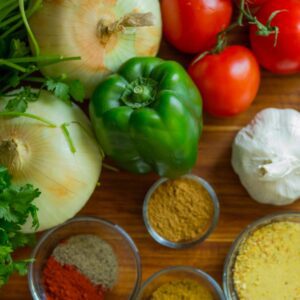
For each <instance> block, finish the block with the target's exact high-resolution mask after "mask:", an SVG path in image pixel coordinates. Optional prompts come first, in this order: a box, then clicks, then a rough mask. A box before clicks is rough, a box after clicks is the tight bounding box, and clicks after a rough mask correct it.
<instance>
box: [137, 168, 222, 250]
mask: <svg viewBox="0 0 300 300" xmlns="http://www.w3.org/2000/svg"><path fill="white" fill-rule="evenodd" d="M182 178H189V179H192V180H195V181H196V182H197V183H199V184H201V185H202V186H203V187H204V188H205V189H206V190H207V191H208V193H209V195H210V197H211V200H212V202H213V206H214V214H213V218H212V221H211V224H210V226H209V227H208V228H207V230H206V232H205V233H204V234H203V235H201V236H199V237H197V238H196V239H193V240H189V241H182V242H171V241H169V240H167V239H165V238H164V237H162V236H161V235H159V234H158V233H157V232H156V231H155V230H154V229H153V227H152V226H151V223H150V221H149V218H148V205H149V202H150V199H151V196H152V194H153V193H154V191H155V190H156V189H157V188H158V187H159V186H160V185H161V184H163V183H164V182H166V181H168V180H169V179H167V178H161V179H159V180H157V181H156V182H155V183H154V184H153V185H152V186H151V187H150V189H149V190H148V192H147V194H146V196H145V199H144V205H143V218H144V223H145V226H146V228H147V230H148V232H149V234H150V235H151V236H152V238H153V239H154V240H155V241H156V242H158V243H159V244H161V245H163V246H166V247H169V248H173V249H184V248H188V247H192V246H195V245H196V244H199V243H201V242H203V241H204V240H205V239H207V237H208V236H209V235H210V234H211V233H212V232H213V231H214V229H215V228H216V226H217V224H218V220H219V215H220V205H219V200H218V197H217V195H216V193H215V191H214V189H213V188H212V186H211V185H210V184H209V183H208V182H207V181H205V180H204V179H202V178H200V177H198V176H196V175H192V174H188V175H184V176H182Z"/></svg>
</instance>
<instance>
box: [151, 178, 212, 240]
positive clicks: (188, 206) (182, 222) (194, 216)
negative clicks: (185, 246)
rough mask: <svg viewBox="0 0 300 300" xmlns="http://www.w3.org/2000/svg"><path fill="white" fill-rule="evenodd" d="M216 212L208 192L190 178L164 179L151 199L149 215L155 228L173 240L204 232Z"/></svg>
mask: <svg viewBox="0 0 300 300" xmlns="http://www.w3.org/2000/svg"><path fill="white" fill-rule="evenodd" d="M213 214H214V206H213V202H212V199H211V197H210V195H209V193H208V191H207V190H206V189H205V188H204V187H203V186H202V185H201V184H200V183H198V182H197V181H195V180H193V179H190V178H180V179H175V180H168V181H166V182H164V183H163V184H162V185H160V186H159V187H158V188H157V189H156V190H155V191H154V193H153V194H152V196H151V198H150V200H149V206H148V218H149V222H150V224H151V226H152V228H153V229H154V230H155V231H156V232H157V233H158V234H159V235H160V236H162V237H164V238H166V239H167V240H169V241H171V242H180V241H188V240H193V239H195V238H197V237H199V236H201V235H203V234H204V233H205V232H206V231H207V229H208V227H209V225H210V224H211V222H212V218H213Z"/></svg>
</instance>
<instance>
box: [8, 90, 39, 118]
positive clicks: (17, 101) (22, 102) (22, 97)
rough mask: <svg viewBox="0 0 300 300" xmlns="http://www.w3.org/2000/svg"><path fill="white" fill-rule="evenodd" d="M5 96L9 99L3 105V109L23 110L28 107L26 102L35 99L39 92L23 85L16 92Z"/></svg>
mask: <svg viewBox="0 0 300 300" xmlns="http://www.w3.org/2000/svg"><path fill="white" fill-rule="evenodd" d="M7 97H9V98H10V99H9V101H8V102H7V104H6V106H5V109H4V110H5V111H16V112H25V111H26V109H27V107H28V102H34V101H37V99H38V97H39V92H35V91H33V90H32V89H31V88H28V87H24V88H22V89H21V90H20V91H19V92H18V93H16V94H9V95H7Z"/></svg>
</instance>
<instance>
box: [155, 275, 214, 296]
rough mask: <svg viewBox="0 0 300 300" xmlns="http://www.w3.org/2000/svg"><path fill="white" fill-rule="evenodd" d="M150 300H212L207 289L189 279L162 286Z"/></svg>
mask: <svg viewBox="0 0 300 300" xmlns="http://www.w3.org/2000/svg"><path fill="white" fill-rule="evenodd" d="M150 299H151V300H183V299H186V300H213V299H214V298H213V296H212V294H211V292H210V291H209V289H208V288H206V287H205V286H203V285H201V284H199V283H198V282H197V281H194V280H191V279H184V280H176V281H171V282H169V283H165V284H163V285H162V286H161V287H159V288H158V289H157V290H156V291H155V292H154V293H153V294H152V296H151V298H150Z"/></svg>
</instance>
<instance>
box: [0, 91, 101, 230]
mask: <svg viewBox="0 0 300 300" xmlns="http://www.w3.org/2000/svg"><path fill="white" fill-rule="evenodd" d="M4 105H5V99H3V98H2V99H0V109H1V111H2V110H3V107H4ZM26 113H31V114H34V115H37V116H40V117H44V118H45V119H47V120H49V121H51V122H52V123H54V124H56V125H57V127H56V128H51V127H49V126H48V125H46V124H44V123H42V122H40V121H37V120H33V119H29V118H25V117H17V118H1V120H0V147H1V144H2V145H3V141H13V143H15V144H16V145H17V148H16V151H17V152H16V156H15V157H14V160H11V159H5V157H3V156H2V157H1V158H0V163H1V164H3V165H5V166H6V167H7V168H8V169H9V171H10V173H11V174H12V177H13V183H14V184H16V185H24V184H27V183H30V184H32V185H33V186H35V187H36V188H39V190H40V191H41V195H40V197H39V198H37V199H36V200H35V201H34V203H35V205H36V206H37V207H38V209H39V210H38V217H39V221H40V227H39V231H41V230H45V229H48V228H50V227H53V226H56V225H58V224H60V223H63V222H64V221H66V220H68V219H69V218H71V217H73V216H74V215H75V214H76V213H77V212H78V211H79V210H80V209H81V208H82V207H83V206H84V205H85V203H86V202H87V201H88V199H89V198H90V196H91V194H92V193H93V191H94V189H95V187H96V185H97V182H98V179H99V175H100V171H101V161H102V156H101V152H100V149H99V146H98V145H97V142H96V140H95V138H94V136H93V132H92V130H91V126H90V122H89V120H88V119H87V117H86V116H85V114H84V113H83V112H82V111H81V109H80V108H79V107H78V106H76V105H72V106H69V105H67V104H66V103H64V102H62V101H61V100H59V99H57V98H56V97H55V96H53V95H52V94H50V93H49V92H46V91H42V92H41V94H40V97H39V100H38V101H37V102H32V103H30V104H29V107H28V109H27V111H26ZM74 121H75V122H79V123H80V124H81V125H82V126H83V127H84V128H85V130H83V129H82V128H81V127H80V125H77V124H72V125H69V126H68V130H69V133H70V136H71V138H72V141H73V143H74V146H75V149H76V152H75V153H72V152H71V150H70V147H69V144H68V143H67V140H66V138H65V136H64V135H63V133H62V129H61V128H60V126H61V125H62V124H63V123H65V122H67V123H69V122H74ZM9 153H10V154H11V152H9ZM32 230H33V229H32V228H31V220H28V221H27V223H26V224H25V225H24V227H23V231H24V232H31V231H32Z"/></svg>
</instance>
